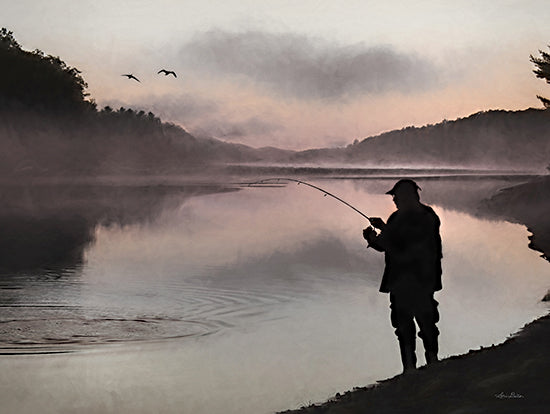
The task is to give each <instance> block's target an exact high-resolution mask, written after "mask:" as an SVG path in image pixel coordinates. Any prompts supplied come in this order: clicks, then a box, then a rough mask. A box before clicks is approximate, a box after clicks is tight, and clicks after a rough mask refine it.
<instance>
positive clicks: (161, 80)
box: [0, 0, 550, 149]
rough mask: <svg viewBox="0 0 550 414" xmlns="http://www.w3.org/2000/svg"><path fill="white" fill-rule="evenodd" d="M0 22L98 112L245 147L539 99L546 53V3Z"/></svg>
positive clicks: (110, 6) (515, 106)
mask: <svg viewBox="0 0 550 414" xmlns="http://www.w3.org/2000/svg"><path fill="white" fill-rule="evenodd" d="M0 10H2V13H1V15H0V26H2V27H6V28H7V29H8V30H11V31H12V32H13V34H14V36H15V38H16V39H17V41H18V42H19V43H20V44H21V45H22V46H23V48H24V49H27V50H35V49H40V50H42V51H44V52H45V53H47V54H51V55H54V56H59V57H61V59H63V60H64V61H65V62H66V63H67V64H68V65H69V66H72V67H76V68H78V69H79V70H81V71H82V76H83V77H84V79H85V80H86V81H87V83H88V92H89V93H90V96H91V97H92V98H93V99H94V100H95V101H96V102H97V104H98V107H99V108H102V107H104V106H106V105H110V106H112V107H114V108H115V109H116V108H119V107H121V106H124V107H126V108H128V107H131V108H134V109H137V110H145V111H152V112H154V113H155V114H156V115H157V116H159V117H160V118H161V119H162V120H164V121H169V122H173V123H175V124H178V125H181V126H182V127H183V128H185V129H186V130H187V131H189V132H191V133H193V134H195V135H197V136H211V137H215V138H219V139H222V140H224V141H228V142H234V143H242V144H246V145H250V146H253V147H263V146H273V147H279V148H287V149H307V148H320V147H336V146H345V145H347V144H350V143H352V142H353V141H354V140H355V139H359V140H361V139H363V138H366V137H369V136H373V135H378V134H380V133H382V132H385V131H390V130H394V129H401V128H404V127H407V126H423V125H427V124H435V123H438V122H441V121H443V120H444V119H447V120H453V119H457V118H462V117H466V116H469V115H471V114H473V113H475V112H478V111H484V110H493V109H505V110H522V109H526V108H529V107H541V103H540V101H538V99H537V98H536V95H537V94H539V95H543V96H548V95H550V86H549V85H547V84H546V83H545V82H544V81H542V80H540V79H537V78H536V77H535V75H534V74H533V72H532V70H533V68H534V67H533V64H532V63H531V62H530V61H529V55H538V51H539V50H548V49H547V48H548V45H549V44H550V24H548V22H550V1H548V0H484V1H479V0H414V1H412V0H409V1H406V0H384V1H380V0H378V1H370V0H362V1H360V0H347V1H334V0H332V1H329V0H323V1H321V0H317V1H314V0H301V1H300V2H296V1H287V0H272V1H270V0H265V1H259V0H209V1H204V0H202V1H199V0H155V1H144V0H132V1H129V0H118V1H111V0H95V1H83V0H49V1H42V0H18V1H16V2H15V1H12V0H0ZM162 68H165V69H168V70H173V71H175V72H176V73H177V75H178V76H177V78H174V77H172V76H164V75H162V74H158V73H157V72H158V71H159V70H160V69H162ZM125 73H132V74H134V75H135V76H136V77H138V78H139V79H140V81H141V82H140V83H138V82H136V81H134V80H131V79H127V78H126V77H123V76H121V75H122V74H125ZM545 94H546V95H545Z"/></svg>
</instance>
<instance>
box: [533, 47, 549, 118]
mask: <svg viewBox="0 0 550 414" xmlns="http://www.w3.org/2000/svg"><path fill="white" fill-rule="evenodd" d="M548 47H549V48H550V46H548ZM539 53H540V57H534V56H533V55H530V56H529V57H530V60H531V62H532V63H534V64H535V66H536V69H534V70H533V72H534V74H535V75H536V76H537V78H540V79H545V80H546V83H550V53H546V52H543V51H542V50H539ZM537 98H539V99H540V101H541V102H542V104H543V105H544V106H545V108H550V99H547V98H544V97H542V96H540V95H537Z"/></svg>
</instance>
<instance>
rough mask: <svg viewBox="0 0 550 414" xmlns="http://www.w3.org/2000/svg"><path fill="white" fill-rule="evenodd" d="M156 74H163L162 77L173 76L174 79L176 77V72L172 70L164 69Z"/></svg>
mask: <svg viewBox="0 0 550 414" xmlns="http://www.w3.org/2000/svg"><path fill="white" fill-rule="evenodd" d="M158 73H164V76H168V75H174V78H177V77H178V75H176V72H174V71H173V70H166V69H161V70H159V71H158V72H157V74H158Z"/></svg>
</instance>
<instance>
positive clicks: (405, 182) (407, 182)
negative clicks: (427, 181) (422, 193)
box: [386, 178, 421, 195]
mask: <svg viewBox="0 0 550 414" xmlns="http://www.w3.org/2000/svg"><path fill="white" fill-rule="evenodd" d="M399 189H408V190H414V191H415V192H418V190H421V188H420V187H419V186H418V184H416V183H415V182H414V181H413V180H411V179H409V178H404V179H402V180H399V181H398V182H396V183H395V185H394V186H393V188H392V189H391V190H390V191H388V192H387V193H386V194H390V195H395V193H396V192H397V191H398V190H399Z"/></svg>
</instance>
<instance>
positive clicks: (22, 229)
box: [0, 183, 226, 276]
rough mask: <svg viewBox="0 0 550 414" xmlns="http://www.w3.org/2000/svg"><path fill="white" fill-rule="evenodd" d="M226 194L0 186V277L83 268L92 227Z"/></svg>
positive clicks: (146, 217)
mask: <svg viewBox="0 0 550 414" xmlns="http://www.w3.org/2000/svg"><path fill="white" fill-rule="evenodd" d="M216 191H226V189H224V188H223V187H221V186H219V185H204V186H169V185H160V186H158V185H157V186H153V185H145V186H143V185H132V184H128V185H122V186H120V185H83V184H62V185H57V184H55V183H42V184H36V185H25V186H19V185H3V186H0V199H1V200H2V203H1V204H0V228H1V229H2V231H1V232H0V273H2V274H4V276H5V275H6V274H9V273H17V272H37V271H46V272H47V271H52V270H58V271H66V270H67V269H71V268H76V267H78V266H79V265H82V263H83V253H84V250H85V248H86V247H87V246H88V245H90V244H91V243H92V242H93V241H94V234H95V230H96V227H97V226H98V225H102V226H126V225H131V224H135V223H145V222H148V221H151V220H153V219H154V218H155V217H156V216H157V215H158V214H159V212H160V211H162V210H163V209H164V208H170V207H174V205H179V204H180V203H181V202H182V199H184V198H186V197H191V196H194V195H200V194H208V193H211V192H216Z"/></svg>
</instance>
